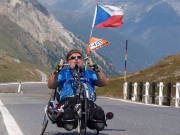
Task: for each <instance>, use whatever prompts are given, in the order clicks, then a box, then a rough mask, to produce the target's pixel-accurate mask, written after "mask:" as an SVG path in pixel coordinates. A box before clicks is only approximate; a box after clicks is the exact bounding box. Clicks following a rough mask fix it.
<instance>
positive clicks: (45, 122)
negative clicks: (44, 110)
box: [41, 114, 48, 135]
mask: <svg viewBox="0 0 180 135" xmlns="http://www.w3.org/2000/svg"><path fill="white" fill-rule="evenodd" d="M47 125H48V118H47V115H46V114H44V119H43V123H42V131H41V135H44V132H45V130H46V127H47Z"/></svg>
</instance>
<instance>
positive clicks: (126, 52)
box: [124, 40, 128, 82]
mask: <svg viewBox="0 0 180 135" xmlns="http://www.w3.org/2000/svg"><path fill="white" fill-rule="evenodd" d="M127 45H128V40H126V51H125V64H124V82H125V81H126V61H127V54H128V50H127Z"/></svg>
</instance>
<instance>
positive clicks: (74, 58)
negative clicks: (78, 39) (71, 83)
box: [68, 53, 83, 68]
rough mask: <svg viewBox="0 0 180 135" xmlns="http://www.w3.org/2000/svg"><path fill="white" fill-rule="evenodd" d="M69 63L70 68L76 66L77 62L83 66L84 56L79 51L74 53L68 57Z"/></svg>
mask: <svg viewBox="0 0 180 135" xmlns="http://www.w3.org/2000/svg"><path fill="white" fill-rule="evenodd" d="M68 64H69V66H70V68H74V67H75V65H76V64H77V65H78V66H81V67H82V66H83V61H82V56H81V55H80V54H79V53H73V54H71V55H70V56H69V58H68Z"/></svg>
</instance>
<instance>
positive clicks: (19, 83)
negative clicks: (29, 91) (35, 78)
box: [0, 82, 47, 93]
mask: <svg viewBox="0 0 180 135" xmlns="http://www.w3.org/2000/svg"><path fill="white" fill-rule="evenodd" d="M32 83H47V82H12V83H0V86H3V85H18V89H17V92H18V93H21V86H22V84H23V85H24V84H32Z"/></svg>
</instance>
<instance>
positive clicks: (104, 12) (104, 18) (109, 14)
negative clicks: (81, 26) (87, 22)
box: [92, 4, 124, 28]
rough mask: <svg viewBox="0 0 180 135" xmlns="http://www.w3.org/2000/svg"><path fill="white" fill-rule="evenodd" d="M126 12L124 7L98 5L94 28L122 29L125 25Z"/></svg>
mask: <svg viewBox="0 0 180 135" xmlns="http://www.w3.org/2000/svg"><path fill="white" fill-rule="evenodd" d="M123 15H124V11H123V7H122V6H121V7H116V6H109V5H103V6H100V5H98V4H97V5H96V9H95V14H94V20H93V25H92V27H95V28H106V27H121V26H122V25H123V23H122V19H123Z"/></svg>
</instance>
